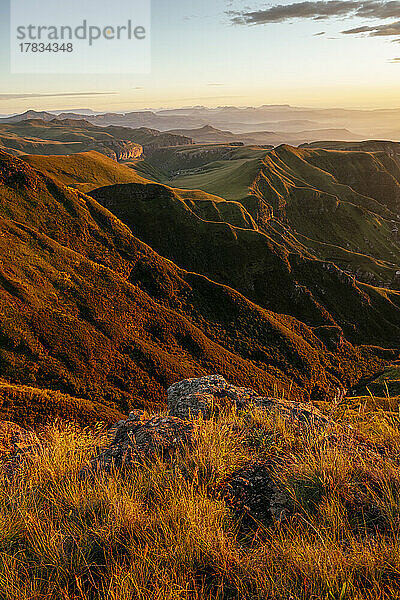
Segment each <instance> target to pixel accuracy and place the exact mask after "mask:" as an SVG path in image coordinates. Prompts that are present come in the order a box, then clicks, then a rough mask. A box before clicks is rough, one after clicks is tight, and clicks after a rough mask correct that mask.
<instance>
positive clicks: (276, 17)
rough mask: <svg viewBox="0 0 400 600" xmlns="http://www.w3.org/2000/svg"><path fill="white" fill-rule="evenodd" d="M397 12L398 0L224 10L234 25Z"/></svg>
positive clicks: (387, 16)
mask: <svg viewBox="0 0 400 600" xmlns="http://www.w3.org/2000/svg"><path fill="white" fill-rule="evenodd" d="M399 14H400V1H399V0H390V1H389V2H384V1H382V0H364V1H359V0H327V1H324V0H317V1H316V2H309V1H306V2H294V3H292V4H276V5H275V6H271V7H270V8H267V9H265V10H257V11H241V12H238V11H228V15H229V17H230V19H231V21H232V23H234V24H237V25H264V24H267V23H283V22H284V21H291V20H293V19H313V20H323V19H329V18H332V17H341V18H348V17H359V18H365V19H393V18H396V17H398V16H399Z"/></svg>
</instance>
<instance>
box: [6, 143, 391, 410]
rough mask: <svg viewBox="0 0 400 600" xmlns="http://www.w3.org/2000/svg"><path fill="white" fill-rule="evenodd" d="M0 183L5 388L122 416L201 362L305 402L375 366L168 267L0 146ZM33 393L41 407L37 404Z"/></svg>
mask: <svg viewBox="0 0 400 600" xmlns="http://www.w3.org/2000/svg"><path fill="white" fill-rule="evenodd" d="M0 183H1V185H0V215H1V218H0V249H1V269H0V340H1V346H0V365H1V373H2V377H3V379H4V380H6V381H7V382H8V383H10V384H14V385H28V386H31V387H33V388H35V389H38V388H39V389H41V388H43V389H47V390H60V391H61V392H63V393H64V394H69V395H70V396H72V397H74V398H82V399H83V400H84V401H85V403H86V401H90V402H98V403H100V404H101V405H103V406H104V407H106V409H107V410H111V411H113V410H115V409H117V408H118V409H119V410H121V411H122V412H126V411H127V410H128V408H130V407H132V406H150V405H162V404H163V402H164V399H165V389H166V386H168V385H169V384H170V383H172V382H173V381H176V380H178V379H181V378H183V377H187V376H195V375H202V374H205V373H207V372H210V371H212V372H220V373H221V374H223V375H224V376H226V377H229V379H230V380H231V381H233V382H235V383H238V384H244V385H251V386H253V387H255V389H257V390H258V391H260V392H263V393H267V394H268V393H271V392H273V390H274V389H275V387H276V386H277V387H278V388H282V387H283V388H286V389H287V390H288V389H289V388H290V389H291V394H292V397H293V398H298V399H300V397H301V398H303V399H304V397H307V396H309V397H313V398H314V397H316V398H321V397H326V398H332V397H334V396H335V394H336V391H337V388H338V387H339V388H340V387H342V386H344V387H348V386H349V385H352V384H353V383H355V382H356V381H357V380H358V378H359V377H360V376H362V375H363V374H364V375H368V374H369V373H371V372H374V371H376V370H377V369H378V368H379V367H380V365H382V360H381V359H379V358H378V357H377V355H376V352H375V351H371V350H368V349H355V348H354V347H353V346H351V344H349V343H348V342H345V341H343V343H342V344H336V346H335V345H333V346H332V344H331V337H332V336H330V335H329V331H325V332H323V331H314V330H312V329H311V328H310V327H308V326H306V325H304V324H303V323H301V322H299V321H298V320H296V319H294V318H292V317H288V316H284V315H278V314H274V313H272V312H270V311H268V310H265V309H262V308H260V307H259V306H257V305H256V304H254V303H252V302H250V301H249V300H248V299H246V298H245V297H244V296H243V295H241V294H240V293H238V292H237V291H235V290H233V289H232V288H230V287H227V286H224V285H221V284H218V283H214V282H213V281H211V280H210V279H208V278H207V277H204V276H202V275H197V274H196V273H190V272H187V271H184V270H182V269H179V268H177V267H176V266H175V265H174V264H173V263H172V262H170V261H169V260H165V259H163V258H162V257H160V256H159V255H158V254H156V253H155V252H154V251H153V250H152V249H151V248H150V247H148V246H146V245H145V244H144V243H143V242H141V241H139V240H138V239H137V238H136V237H134V236H133V235H132V233H131V231H130V230H129V229H128V227H126V226H125V225H124V224H123V223H122V222H121V221H119V220H118V219H117V218H116V217H115V216H114V215H113V214H111V213H110V212H109V211H108V210H106V209H105V208H103V207H102V206H100V205H99V204H98V203H97V202H96V201H94V200H93V199H92V198H90V197H88V196H85V195H83V194H82V193H79V192H77V191H75V190H73V189H72V188H67V187H64V186H63V185H62V184H61V183H58V182H57V181H55V180H54V179H51V178H48V177H47V176H45V175H44V174H42V173H40V172H39V171H37V170H34V169H33V168H32V167H30V166H29V165H27V164H26V163H24V162H23V161H21V160H19V159H16V158H12V157H10V156H8V155H6V154H0ZM130 185H131V184H130ZM128 187H129V185H128ZM149 187H151V186H149ZM182 202H183V200H182ZM185 206H186V205H185ZM197 219H198V220H199V221H200V219H199V218H198V217H197ZM165 226H166V224H165V223H164V228H165ZM226 227H227V226H226V225H224V228H226ZM232 231H233V228H232ZM244 231H246V230H244ZM248 231H249V232H251V231H250V230H248ZM210 250H212V248H211V249H209V251H210ZM382 302H383V304H384V305H385V300H384V299H382ZM387 303H388V301H387V300H386V304H387ZM322 340H324V341H322ZM30 402H32V403H36V404H35V411H36V412H37V411H39V412H40V410H41V409H40V402H41V400H35V395H34V394H33V395H32V399H31V400H30ZM76 405H78V406H79V400H76V401H75V406H76ZM18 410H19V409H18ZM57 410H58V409H57V408H54V411H56V412H57ZM59 410H60V414H63V413H62V411H65V403H64V402H63V401H62V402H61V407H60V409H59ZM75 410H76V411H77V409H75ZM85 411H86V412H85ZM87 411H88V407H87V404H85V406H82V414H87ZM103 414H104V413H103ZM107 414H111V413H107Z"/></svg>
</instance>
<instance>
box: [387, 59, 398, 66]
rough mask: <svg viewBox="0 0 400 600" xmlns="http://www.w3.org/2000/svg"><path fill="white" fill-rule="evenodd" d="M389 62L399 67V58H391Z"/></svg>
mask: <svg viewBox="0 0 400 600" xmlns="http://www.w3.org/2000/svg"><path fill="white" fill-rule="evenodd" d="M389 62H391V63H397V64H398V65H400V58H392V59H391V60H389Z"/></svg>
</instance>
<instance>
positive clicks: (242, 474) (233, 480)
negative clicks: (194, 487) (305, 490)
mask: <svg viewBox="0 0 400 600" xmlns="http://www.w3.org/2000/svg"><path fill="white" fill-rule="evenodd" d="M219 496H220V497H221V498H222V499H223V500H224V501H225V502H226V503H227V504H228V506H229V507H230V508H231V509H232V510H233V511H234V512H236V513H238V514H240V515H241V517H242V520H241V522H242V525H244V526H245V527H249V528H254V527H255V528H257V527H258V523H259V522H261V523H264V524H265V523H269V522H271V521H272V520H280V521H282V520H284V519H285V518H286V517H287V516H288V515H289V513H290V510H291V501H290V497H289V495H288V494H287V493H286V492H285V491H284V490H282V489H280V488H279V486H278V485H277V484H276V483H275V482H274V481H273V479H272V477H271V475H270V471H269V469H268V466H267V465H265V464H263V463H261V462H258V461H255V462H251V463H248V464H247V465H245V466H244V467H242V468H241V469H240V470H238V471H236V472H235V473H233V474H232V475H231V476H230V477H228V478H227V479H226V480H225V481H224V482H223V483H222V484H221V486H220V489H219Z"/></svg>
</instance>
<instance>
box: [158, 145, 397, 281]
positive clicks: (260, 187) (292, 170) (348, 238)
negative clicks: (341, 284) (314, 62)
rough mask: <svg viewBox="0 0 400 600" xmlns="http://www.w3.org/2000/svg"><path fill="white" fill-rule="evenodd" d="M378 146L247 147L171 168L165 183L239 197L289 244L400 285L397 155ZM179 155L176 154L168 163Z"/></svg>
mask: <svg viewBox="0 0 400 600" xmlns="http://www.w3.org/2000/svg"><path fill="white" fill-rule="evenodd" d="M371 144H372V147H373V148H375V147H376V146H375V144H376V143H374V142H371ZM364 148H365V149H367V148H368V146H365V145H364ZM379 148H381V150H380V151H376V152H367V151H359V152H356V151H349V152H343V151H326V150H319V149H316V148H313V149H308V148H307V149H299V148H292V147H290V146H280V147H278V148H276V149H274V150H272V151H270V152H264V154H262V155H261V156H258V157H255V158H254V159H253V158H251V157H250V155H249V154H248V151H249V149H247V148H241V149H238V150H235V151H233V152H232V153H231V154H230V155H229V156H226V157H225V159H224V160H219V161H215V160H213V158H212V157H210V159H209V160H208V162H206V160H205V161H204V162H203V164H202V165H201V166H200V167H197V168H192V169H186V170H184V171H183V172H182V173H181V174H179V175H178V176H176V175H175V173H176V171H171V170H170V171H169V178H166V179H164V182H166V183H169V184H170V185H173V186H176V187H180V188H189V189H202V190H204V191H206V192H209V193H217V194H219V195H220V196H223V197H225V198H227V199H230V200H235V201H238V202H240V203H242V204H243V205H244V206H245V207H246V209H247V210H248V211H249V212H250V213H251V214H252V216H253V218H254V219H255V221H256V222H257V224H258V226H259V227H260V229H262V230H264V231H265V232H266V233H267V234H268V235H270V236H271V237H274V239H276V240H277V241H279V242H280V243H282V244H283V245H285V247H287V248H292V247H293V243H294V245H295V247H297V249H299V248H300V247H302V249H301V252H304V249H306V252H307V253H309V254H310V255H313V256H316V257H318V258H320V259H322V260H329V261H333V262H334V263H335V264H337V265H338V266H340V268H342V269H343V270H345V271H346V272H348V273H349V274H351V275H352V276H356V277H357V278H358V279H361V280H362V281H364V282H366V283H372V284H374V285H381V286H385V287H394V288H396V289H398V288H399V286H400V278H399V272H400V266H399V265H400V245H399V234H398V231H399V222H400V217H399V214H400V210H399V203H400V168H399V160H398V157H397V154H396V153H395V152H394V150H393V148H392V147H386V146H379ZM382 148H386V150H385V151H383V150H382ZM246 154H247V158H244V160H243V161H241V159H240V158H239V157H240V156H243V157H245V156H246ZM176 156H177V153H176V152H172V153H171V159H170V163H172V161H174V160H176ZM167 164H168V163H167ZM182 164H183V165H186V162H184V161H183V162H182ZM175 168H176V167H175ZM174 175H175V176H174Z"/></svg>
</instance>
